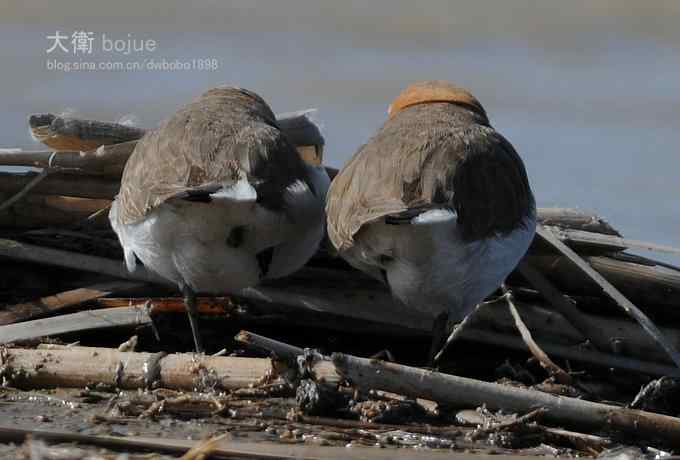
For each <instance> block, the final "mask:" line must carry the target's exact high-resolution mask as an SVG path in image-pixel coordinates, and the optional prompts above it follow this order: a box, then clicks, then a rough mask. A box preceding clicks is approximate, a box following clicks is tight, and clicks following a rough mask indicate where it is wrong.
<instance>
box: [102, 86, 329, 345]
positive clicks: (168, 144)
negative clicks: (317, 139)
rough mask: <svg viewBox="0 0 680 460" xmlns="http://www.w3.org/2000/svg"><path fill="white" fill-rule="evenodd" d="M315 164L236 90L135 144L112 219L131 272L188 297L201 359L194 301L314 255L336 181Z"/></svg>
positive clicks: (263, 106)
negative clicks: (140, 271) (140, 269)
mask: <svg viewBox="0 0 680 460" xmlns="http://www.w3.org/2000/svg"><path fill="white" fill-rule="evenodd" d="M293 118H294V117H293ZM297 127H298V128H299V126H297ZM317 153H318V155H321V151H317ZM311 157H312V158H310V160H314V161H310V162H306V161H304V160H303V159H302V157H301V156H300V155H299V154H298V151H297V150H296V148H295V145H294V143H293V142H292V141H291V140H290V139H289V138H288V137H287V136H286V134H285V133H284V132H283V131H282V130H281V127H280V126H279V124H278V122H277V119H276V117H275V115H274V113H273V112H272V110H271V108H270V107H269V105H267V103H266V102H265V101H264V100H263V99H262V98H261V97H260V96H259V95H257V94H256V93H254V92H252V91H249V90H247V89H243V88H240V87H236V86H220V87H216V88H212V89H209V90H208V91H206V92H204V93H203V94H202V95H200V96H199V97H198V98H196V99H195V100H193V101H192V102H190V103H189V104H187V105H185V106H183V107H181V108H180V109H179V110H178V111H177V112H176V113H175V114H174V115H172V116H171V117H170V118H169V119H168V120H166V121H164V122H163V123H162V124H161V125H160V127H159V128H158V129H156V130H153V131H149V132H147V133H146V134H145V135H144V137H143V138H142V139H140V140H139V142H138V143H137V145H136V147H135V149H134V151H133V153H132V155H131V156H130V158H129V160H128V162H127V163H126V165H125V168H124V171H123V176H122V179H121V187H120V191H119V193H118V195H117V196H116V198H115V200H114V202H113V204H112V206H111V210H110V213H109V219H110V221H111V225H112V227H113V230H114V231H115V232H116V234H117V235H118V239H119V241H120V243H121V246H122V247H123V253H124V257H125V263H126V265H127V268H128V270H129V271H131V272H134V271H135V270H136V269H137V266H138V264H137V262H138V261H141V263H142V264H143V265H144V267H146V268H148V269H149V270H151V271H152V272H154V273H156V274H157V275H160V277H162V278H163V279H165V280H167V281H169V282H170V283H172V284H174V285H176V286H177V287H178V289H179V290H180V291H181V292H182V294H183V296H184V303H185V306H186V309H187V312H188V316H189V322H190V325H191V331H192V336H193V340H194V346H195V349H196V352H199V353H200V352H202V351H203V346H202V342H201V337H200V334H199V329H198V323H197V307H196V295H197V294H206V295H217V294H228V293H237V292H238V291H240V290H241V289H244V288H247V287H252V286H255V285H257V284H259V283H260V282H262V281H263V280H266V279H273V278H280V277H283V276H286V275H288V274H290V273H293V272H295V271H296V270H298V269H300V268H301V267H302V266H303V265H304V264H305V263H306V262H307V260H308V259H310V258H311V257H312V255H313V254H314V253H315V251H316V249H317V247H318V246H319V243H320V242H321V240H322V238H323V237H324V234H325V213H324V205H325V195H326V191H327V189H328V186H329V183H330V179H329V178H328V175H327V173H326V170H325V169H324V168H323V166H321V165H320V159H319V158H317V157H316V156H314V155H312V156H311Z"/></svg>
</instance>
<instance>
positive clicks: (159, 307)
mask: <svg viewBox="0 0 680 460" xmlns="http://www.w3.org/2000/svg"><path fill="white" fill-rule="evenodd" d="M95 303H96V305H97V306H98V307H100V308H126V307H129V306H131V305H133V304H137V305H147V306H148V307H149V309H150V310H151V313H152V314H155V313H184V312H186V305H185V304H184V299H183V298H181V297H135V298H125V297H123V298H110V299H102V298H99V299H97V301H96V302H95ZM235 307H236V305H234V302H233V301H232V299H231V298H230V297H197V298H196V309H197V310H198V313H200V314H201V315H227V314H229V313H232V312H233V310H234V308H235Z"/></svg>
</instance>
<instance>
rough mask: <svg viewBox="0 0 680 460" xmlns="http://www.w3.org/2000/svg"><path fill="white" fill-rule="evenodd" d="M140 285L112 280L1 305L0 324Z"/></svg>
mask: <svg viewBox="0 0 680 460" xmlns="http://www.w3.org/2000/svg"><path fill="white" fill-rule="evenodd" d="M142 286H143V284H142V283H133V282H130V281H112V282H109V283H100V284H94V285H92V286H88V287H84V288H78V289H73V290H71V291H65V292H61V293H59V294H55V295H51V296H47V297H43V298H41V299H37V300H33V301H31V302H26V303H19V304H15V305H8V306H6V307H3V310H2V311H0V325H5V324H12V323H17V322H19V321H25V320H27V319H31V318H33V317H35V316H38V315H44V314H47V313H57V312H59V311H61V310H63V309H64V308H67V307H72V306H74V305H79V304H82V303H85V302H89V301H91V300H94V299H99V298H101V297H106V296H108V295H111V294H113V293H120V292H125V291H128V290H132V289H137V288H140V287H142Z"/></svg>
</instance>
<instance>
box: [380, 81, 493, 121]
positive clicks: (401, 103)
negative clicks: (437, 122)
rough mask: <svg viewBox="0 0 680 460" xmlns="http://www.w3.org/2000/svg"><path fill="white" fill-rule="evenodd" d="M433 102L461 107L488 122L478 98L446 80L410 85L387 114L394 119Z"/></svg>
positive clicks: (395, 100) (391, 105)
mask: <svg viewBox="0 0 680 460" xmlns="http://www.w3.org/2000/svg"><path fill="white" fill-rule="evenodd" d="M433 102H449V103H451V104H456V105H461V106H463V107H467V108H468V109H470V110H472V111H474V112H475V113H477V114H478V115H480V116H481V117H483V118H484V119H485V120H488V118H487V116H486V111H485V110H484V107H482V104H481V103H480V102H479V101H478V100H477V98H476V97H474V96H473V95H472V94H470V92H469V91H467V90H465V89H463V88H461V87H459V86H456V85H454V84H453V83H450V82H448V81H445V80H426V81H419V82H417V83H413V84H411V85H409V86H408V87H406V89H404V90H403V91H402V92H401V93H400V94H399V96H397V97H396V99H394V100H393V101H392V103H391V104H390V106H389V108H388V109H387V114H388V115H389V117H390V118H392V117H393V116H395V115H396V114H397V113H398V112H399V111H400V110H403V109H405V108H407V107H411V106H413V105H417V104H427V103H433Z"/></svg>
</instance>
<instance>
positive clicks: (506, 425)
mask: <svg viewBox="0 0 680 460" xmlns="http://www.w3.org/2000/svg"><path fill="white" fill-rule="evenodd" d="M545 412H546V410H545V409H544V408H542V407H539V408H538V409H534V410H532V411H531V412H529V413H527V414H524V415H521V416H519V417H517V418H515V419H512V420H508V421H506V422H501V423H497V424H496V425H494V426H490V427H489V428H478V429H476V430H474V431H473V432H472V433H470V439H471V440H472V441H476V440H478V439H481V438H483V437H485V436H488V435H489V434H491V433H497V432H499V431H506V430H512V429H513V428H517V427H519V426H521V425H525V424H527V423H531V422H534V421H536V420H537V419H540V418H541V417H543V416H544V415H545Z"/></svg>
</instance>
